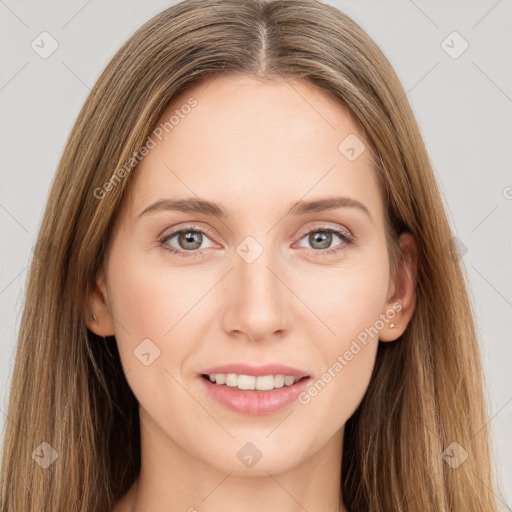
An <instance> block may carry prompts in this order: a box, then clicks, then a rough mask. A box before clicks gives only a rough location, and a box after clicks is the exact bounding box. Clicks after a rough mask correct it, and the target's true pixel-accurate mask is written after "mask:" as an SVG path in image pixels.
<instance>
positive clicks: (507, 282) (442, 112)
mask: <svg viewBox="0 0 512 512" xmlns="http://www.w3.org/2000/svg"><path fill="white" fill-rule="evenodd" d="M328 3H330V4H332V5H334V6H336V7H338V8H340V9H341V10H342V11H344V12H346V13H347V14H348V15H350V16H352V17H353V18H354V19H355V20H356V21H357V22H358V23H359V24H360V25H361V26H362V27H363V28H364V29H365V30H366V31H367V32H368V33H369V34H370V36H371V37H372V38H373V39H374V40H375V41H376V42H377V44H379V45H380V47H381V48H382V49H383V51H384V53H385V54H386V56H387V57H388V58H389V60H390V61H391V63H392V65H393V66H394V67H395V70H396V71H397V73H398V75H399V77H400V79H401V81H402V83H403V85H404V88H405V90H406V91H407V94H408V98H409V100H410V102H411V104H412V106H413V109H414V111H415V113H416V116H417V119H418V122H419V124H420V128H421V131H422V134H423V137H424V139H425V142H426V145H427V148H428V150H429V153H430V156H431V159H432V162H433V165H434V169H435V172H436V175H437V178H438V181H439V183H440V187H441V190H442V194H443V199H444V201H445V204H446V207H447V209H448V214H449V217H450V221H451V224H452V226H453V228H454V233H455V235H456V236H457V238H458V239H459V240H460V242H461V243H462V244H463V245H460V247H461V254H462V253H464V255H463V261H464V264H465V266H466V269H467V278H468V282H469V285H470V292H471V296H472V300H473V304H474V307H475V311H476V315H477V322H478V328H479V333H480V337H481V345H482V355H483V362H484V365H485V371H486V377H487V390H488V396H489V410H490V418H491V420H490V423H489V425H488V427H489V428H490V429H491V432H492V434H493V449H494V454H495V458H496V461H497V465H498V468H499V473H500V481H501V486H502V489H503V492H504V497H505V499H506V501H507V502H508V503H509V504H510V503H512V441H511V436H510V433H511V432H512V380H511V368H512V340H511V339H510V332H511V328H512V315H511V313H512V286H511V284H512V272H511V266H510V261H512V257H511V256H512V237H511V232H510V220H511V210H512V173H511V163H512V157H511V146H512V144H511V143H512V139H511V133H512V129H511V128H512V116H511V112H512V71H511V63H512V35H511V34H512V30H511V21H512V17H511V14H512V0H499V1H494V0H493V1H452V0H449V1H446V0H442V1H427V0H422V1H420V0H414V1H413V0H395V1H386V2H384V1H369V0H358V1H355V0H344V1H330V2H328ZM169 5H171V2H169V1H164V0H151V1H147V0H146V1H144V2H143V1H133V0H132V1H127V0H122V1H121V0H117V1H106V0H101V1H100V0H89V1H87V0H80V1H77V0H66V1H60V2H56V1H48V0H47V1H45V2H36V1H15V0H5V1H4V0H0V39H1V46H0V56H1V59H2V61H1V66H0V106H1V115H2V123H1V125H0V161H1V189H0V229H1V231H0V239H1V244H2V245H1V258H2V259H1V265H0V314H1V320H2V323H1V326H2V343H0V394H1V397H2V401H1V402H0V412H1V413H2V414H0V426H2V427H3V424H4V423H5V421H7V417H6V413H5V411H6V410H7V398H8V390H9V382H10V378H11V371H12V365H13V361H14V354H15V347H16V335H17V331H18V329H19V321H20V315H21V310H22V306H23V289H24V285H25V279H26V276H27V265H28V264H29V261H30V258H31V254H32V247H33V244H34V241H35V237H36V234H37V230H38V227H39V224H40V220H41V215H42V211H43V208H44V205H45V201H46V197H47V193H48V190H49V186H50V183H51V180H52V177H53V174H54V171H55V168H56V166H57V163H58V161H59V159H60V155H61V152H62V150H63V147H64V144H65V141H66V138H67V136H68V133H69V131H70V129H71V127H72V125H73V123H74V121H75V118H76V116H77V114H78V112H79V109H80V108H81V106H82V104H83V102H84V100H85V98H86V96H87V94H88V92H89V89H90V87H92V85H93V84H94V82H95V80H96V79H97V78H98V76H99V74H100V72H101V71H102V70H103V68H104V67H105V65H106V64H107V63H108V61H109V60H110V58H111V57H112V56H113V54H114V53H115V51H116V50H117V49H118V48H119V46H120V45H121V44H122V43H123V42H124V41H125V40H126V39H127V38H128V37H129V36H130V35H131V34H132V33H133V32H134V31H135V30H136V29H137V28H138V27H139V26H140V25H141V24H142V23H143V22H144V21H146V20H147V19H149V18H150V17H151V16H153V15H154V14H156V13H157V12H159V11H160V10H162V9H164V8H165V7H167V6H169ZM43 31H47V32H49V33H50V34H51V36H52V37H53V38H54V39H55V40H56V41H57V42H58V45H59V46H58V49H57V50H56V51H55V52H54V53H53V54H52V55H51V56H49V57H48V58H46V59H43V58H41V57H40V56H39V55H38V54H37V53H36V52H35V51H34V50H33V49H32V48H31V43H32V41H33V40H35V39H36V38H37V37H38V36H39V34H40V33H41V32H43ZM453 31H457V32H458V33H459V34H460V35H461V36H462V37H463V38H464V39H465V40H466V41H467V42H468V44H469V47H468V49H467V50H466V51H465V52H464V53H462V55H460V56H459V57H458V58H455V59H454V58H452V57H451V56H449V55H448V54H447V53H446V51H445V50H444V49H443V46H442V42H443V41H444V40H445V39H446V38H447V36H449V35H450V34H451V33H452V32H453ZM452 39H453V37H451V38H449V39H448V40H447V42H446V43H445V45H450V46H453V49H452V50H451V51H452V52H453V51H456V50H458V49H459V48H461V46H460V44H461V41H460V40H459V41H458V40H457V39H454V42H453V43H452V42H451V41H452ZM464 251H466V252H464ZM482 427H483V425H482ZM501 506H502V507H503V510H510V508H507V506H506V504H505V502H503V501H502V502H501ZM509 506H510V505H509Z"/></svg>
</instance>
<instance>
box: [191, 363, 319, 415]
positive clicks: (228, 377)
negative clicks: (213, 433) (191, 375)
mask: <svg viewBox="0 0 512 512" xmlns="http://www.w3.org/2000/svg"><path fill="white" fill-rule="evenodd" d="M239 367H240V366H239ZM244 368H245V371H246V372H247V373H232V372H231V373H221V372H220V371H217V372H213V371H208V373H201V374H200V375H199V377H200V379H199V380H200V381H201V383H202V385H203V386H204V389H205V390H206V393H207V394H208V396H209V398H211V399H213V400H214V402H215V403H217V404H218V405H220V406H222V407H226V408H228V409H229V410H231V411H234V412H237V413H239V414H246V415H250V416H261V415H264V414H272V413H275V412H277V411H280V410H282V409H284V408H285V407H288V406H291V405H292V403H293V402H294V401H295V400H296V399H297V397H298V396H299V394H300V393H302V392H303V391H304V390H305V389H306V387H307V386H308V384H309V383H310V382H311V381H312V378H311V377H310V376H309V375H305V374H303V373H302V372H300V371H298V370H294V369H291V368H289V367H282V366H281V367H279V369H278V370H275V368H276V367H275V366H274V367H273V368H274V370H275V371H279V372H280V371H283V373H270V372H267V373H266V371H267V370H268V368H269V367H264V368H263V367H261V368H259V369H254V368H253V371H252V372H250V373H249V372H248V371H247V366H245V367H244ZM230 369H233V367H232V366H231V367H230ZM255 373H256V374H258V375H255ZM290 374H291V375H290Z"/></svg>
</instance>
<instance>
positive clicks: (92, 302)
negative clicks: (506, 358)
mask: <svg viewBox="0 0 512 512" xmlns="http://www.w3.org/2000/svg"><path fill="white" fill-rule="evenodd" d="M451 240H452V232H451V230H450V227H449V224H448V221H447V218H446V215H445V212H444V207H443V204H442V201H441V198H440V194H439V190H438V187H437V184H436V182H435V179H434V176H433V172H432V168H431V165H430V162H429V159H428V155H427V152H426V149H425V147H424V144H423V142H422V139H421V136H420V133H419V129H418V126H417V124H416V121H415V119H414V116H413V113H412V111H411V108H410V106H409V104H408V102H407V99H406V96H405V93H404V91H403V88H402V87H401V85H400V83H399V80H398V78H397V76H396V74H395V73H394V71H393V70H392V68H391V65H390V64H389V62H388V61H387V60H386V58H385V57H384V55H383V54H382V52H381V51H380V49H379V48H378V47H377V46H376V45H375V43H374V42H373V41H372V40H371V39H370V38H369V37H368V35H366V33H365V32H364V31H363V30H362V29H361V28H360V27H359V26H358V25H357V24H356V23H355V22H354V21H353V20H351V19H350V18H349V17H347V16H346V15H344V14H342V13H341V12H339V11H338V10H336V9H335V8H333V7H330V6H328V5H324V4H322V3H319V2H317V1H314V0H294V1H286V0H283V1H279V0H278V1H274V2H263V1H247V2H238V1H235V0H215V1H211V2H210V1H209V2H204V1H199V0H185V1H182V2H181V3H178V4H176V5H174V6H172V7H170V8H169V9H167V10H165V11H163V12H162V13H160V14H158V15H157V16H155V17H154V18H153V19H152V20H150V21H148V22H147V23H146V24H144V25H143V26H142V27H141V28H140V29H139V30H138V31H137V32H136V33H135V34H134V35H133V36H132V37H131V38H130V39H129V40H128V41H127V43H126V44H125V45H124V46H123V47H122V48H121V49H120V50H119V52H118V53H117V54H116V56H115V57H114V58H113V59H112V61H111V62H110V64H109V65H108V66H107V68H106V70H105V71H104V73H103V74H102V75H101V77H100V78H99V80H98V82H97V83H96V85H95V86H94V88H93V90H92V92H91V94H90V96H89V97H88V99H87V101H86V103H85V105H84V107H83V109H82V111H81V112H80V114H79V116H78V119H77V122H76V124H75V126H74V128H73V130H72V133H71V135H70V137H69V140H68V143H67V145H66V147H65V150H64V154H63V156H62V159H61V162H60V165H59V167H58V170H57V174H56V177H55V181H54V183H53V187H52V190H51V194H50V197H49V200H48V205H47V208H46V211H45V214H44V219H43V223H42V226H41V231H40V234H39V238H38V244H37V247H36V256H37V257H36V258H34V261H33V263H32V266H31V270H30V276H29V282H28V288H27V297H26V304H25V309H24V312H23V318H22V323H21V329H20V336H19V344H18V352H17V356H16V362H15V369H14V376H13V383H12V391H11V396H10V403H9V411H8V417H9V421H8V422H7V423H6V434H5V441H4V453H3V464H2V484H1V485H2V487H1V488H2V502H1V509H2V511H4V512H12V511H14V510H23V511H41V510H52V511H69V510H77V511H78V510H79V511H90V512H93V511H99V510H102V511H103V510H104V511H110V510H114V511H115V512H130V511H131V512H139V511H144V510H151V511H160V510H162V511H163V510H166V511H168V510H173V511H174V510H190V511H192V510H200V511H207V510H231V509H233V510H235V509H236V510H240V509H241V510H244V511H252V510H277V509H279V510H281V511H282V510H284V511H287V510H288V511H291V510H299V509H301V510H308V511H317V510H318V511H319V510H321V511H338V510H342V511H350V512H357V511H367V510H371V511H372V512H384V511H399V510H400V511H404V512H406V511H407V512H409V511H411V512H412V511H418V510H422V511H436V512H437V511H445V512H447V511H456V512H459V511H461V512H462V511H464V512H468V511H471V512H472V511H474V512H477V511H478V512H480V511H482V510H485V511H494V510H496V501H495V500H496V498H495V494H494V492H493V488H494V483H493V475H492V471H491V461H490V454H489V445H488V438H487V430H486V429H485V428H482V426H483V425H485V424H486V422H487V420H486V413H485V404H484V398H483V396H484V395H483V389H482V388H483V384H482V370H481V364H480V357H479V352H478V343H477V338H476V334H475V326H474V320H473V317H472V312H471V308H470V304H469V300H468V296H467V291H466V288H465V284H464V280H463V275H462V272H461V268H460V264H459V260H458V258H457V254H456V251H455V249H454V247H453V243H452V242H451ZM41 333H44V336H42V335H41Z"/></svg>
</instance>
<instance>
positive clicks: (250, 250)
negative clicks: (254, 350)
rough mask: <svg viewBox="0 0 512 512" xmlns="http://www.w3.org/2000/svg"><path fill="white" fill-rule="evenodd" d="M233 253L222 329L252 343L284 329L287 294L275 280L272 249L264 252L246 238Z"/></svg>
mask: <svg viewBox="0 0 512 512" xmlns="http://www.w3.org/2000/svg"><path fill="white" fill-rule="evenodd" d="M236 253H237V254H236V255H235V259H234V269H233V272H231V274H232V275H231V279H232V280H231V284H230V288H231V294H230V295H231V300H230V301H229V305H228V308H229V309H228V311H226V312H225V317H224V328H225V329H226V330H227V331H234V330H236V331H241V332H243V333H245V334H246V335H247V336H248V337H249V338H251V339H254V340H256V339H263V338H265V337H267V336H271V335H272V334H273V333H275V332H276V331H281V330H284V329H287V328H288V324H287V319H288V318H289V310H288V304H289V298H287V294H289V291H288V290H287V289H286V287H285V286H284V284H283V283H282V282H281V280H280V279H279V278H278V277H277V276H276V274H277V275H279V270H278V269H279V264H278V261H277V256H276V255H275V254H274V253H273V251H272V249H271V247H265V248H264V247H263V246H262V244H260V243H259V242H258V241H257V240H256V239H254V238H252V237H247V238H246V239H245V240H243V241H242V242H241V243H240V244H239V245H238V247H237V248H236Z"/></svg>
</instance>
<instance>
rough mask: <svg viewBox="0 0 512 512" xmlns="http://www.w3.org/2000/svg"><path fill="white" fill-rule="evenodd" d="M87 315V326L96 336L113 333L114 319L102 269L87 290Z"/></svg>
mask: <svg viewBox="0 0 512 512" xmlns="http://www.w3.org/2000/svg"><path fill="white" fill-rule="evenodd" d="M87 305H88V310H89V317H88V319H87V322H86V324H87V327H88V329H89V330H90V331H92V332H94V333H95V334H97V335H98V336H102V337H103V336H113V335H114V319H113V317H112V314H111V313H110V303H109V300H108V294H107V286H106V281H105V273H104V271H103V270H102V271H101V272H100V274H99V275H98V277H97V278H96V281H95V282H94V283H93V285H92V286H91V288H90V289H89V290H88V292H87Z"/></svg>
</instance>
